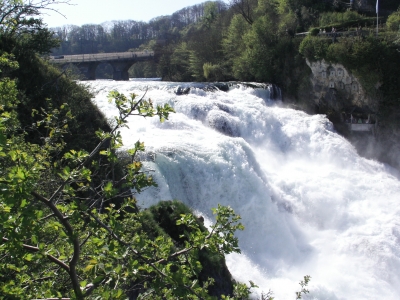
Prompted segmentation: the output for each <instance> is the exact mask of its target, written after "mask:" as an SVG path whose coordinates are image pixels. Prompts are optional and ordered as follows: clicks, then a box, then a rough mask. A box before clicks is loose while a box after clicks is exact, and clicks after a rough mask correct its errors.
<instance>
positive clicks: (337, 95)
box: [307, 60, 378, 113]
mask: <svg viewBox="0 0 400 300" xmlns="http://www.w3.org/2000/svg"><path fill="white" fill-rule="evenodd" d="M307 65H308V66H309V67H310V69H311V71H312V76H311V84H312V88H313V91H312V93H311V96H312V99H311V101H313V104H314V105H316V106H317V107H318V108H319V111H320V112H322V113H326V112H332V111H334V112H336V113H340V112H341V111H343V110H346V109H348V108H350V107H353V106H357V107H360V108H363V107H364V108H365V107H368V108H369V109H370V110H371V111H374V112H376V111H377V110H378V101H376V100H375V99H372V98H371V97H369V96H368V95H367V93H366V92H365V90H364V89H363V87H362V85H361V84H360V82H359V81H358V79H357V78H356V77H355V76H353V75H352V74H351V73H350V72H349V71H347V70H346V69H345V68H344V67H343V66H342V65H340V64H330V63H327V62H325V61H324V60H322V61H317V62H310V61H308V60H307Z"/></svg>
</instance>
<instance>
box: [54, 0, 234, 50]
mask: <svg viewBox="0 0 400 300" xmlns="http://www.w3.org/2000/svg"><path fill="white" fill-rule="evenodd" d="M215 4H216V8H217V11H218V13H221V12H223V11H226V10H227V9H228V6H227V4H226V3H224V2H222V1H216V2H215ZM206 5H207V3H206V2H205V3H201V4H197V5H193V6H190V7H185V8H183V9H181V10H179V11H177V12H175V13H174V14H172V15H170V16H160V17H156V18H154V19H152V20H150V21H149V22H148V23H147V22H142V21H134V20H125V21H111V22H106V23H103V24H100V25H95V24H86V25H82V26H76V25H65V26H62V27H56V28H51V30H52V31H54V34H55V36H56V37H57V38H58V39H59V40H60V42H61V44H60V47H59V48H55V49H53V50H52V52H53V54H54V55H60V54H66V55H68V54H83V53H101V52H122V51H127V50H129V49H134V48H138V47H139V46H140V45H142V44H143V43H145V42H147V41H149V40H166V39H168V38H169V37H170V36H171V34H174V32H175V33H178V31H179V30H182V29H183V28H185V27H186V26H188V25H190V24H194V23H197V22H199V21H200V20H202V18H203V17H204V11H205V7H206Z"/></svg>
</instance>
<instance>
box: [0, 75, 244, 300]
mask: <svg viewBox="0 0 400 300" xmlns="http://www.w3.org/2000/svg"><path fill="white" fill-rule="evenodd" d="M2 84H4V85H7V89H8V91H9V92H8V94H4V93H2V97H1V98H0V99H3V100H2V106H1V107H2V109H3V110H2V112H1V113H2V114H1V123H0V124H1V126H0V129H1V135H0V137H1V138H0V142H1V144H0V147H1V148H0V162H1V165H2V168H1V173H0V175H1V177H0V186H1V189H2V194H1V196H0V208H1V211H2V214H1V217H0V218H1V220H0V221H1V222H0V224H1V227H0V231H1V233H2V244H1V247H0V252H1V256H2V257H3V258H5V257H6V258H7V259H6V260H4V259H3V260H2V261H1V262H0V264H1V267H0V272H1V275H2V276H1V278H2V279H1V280H0V281H1V283H2V284H1V292H2V294H3V295H8V297H20V296H21V295H22V294H23V295H24V297H27V298H37V297H61V296H62V297H73V298H76V299H83V298H86V297H94V298H96V297H100V298H105V299H110V298H113V299H119V298H124V297H126V294H127V293H130V292H128V291H129V290H130V289H131V288H135V289H136V288H138V284H139V283H140V284H139V286H140V287H139V290H138V291H139V293H147V294H149V295H151V297H152V298H153V299H158V298H159V297H166V298H174V297H184V298H186V299H192V298H193V299H195V298H196V299H197V298H199V297H203V298H208V296H207V295H208V292H207V290H208V287H210V286H211V285H212V284H213V280H212V279H210V278H206V279H203V280H201V281H199V277H198V276H199V274H200V272H201V270H202V266H201V263H200V261H199V259H200V256H199V251H201V249H207V251H209V252H210V254H211V253H215V254H217V255H224V254H227V253H231V252H239V251H240V250H239V248H238V244H237V238H235V237H234V232H235V230H238V229H239V230H240V229H243V226H242V225H241V224H240V223H238V221H239V217H238V216H236V215H235V214H234V213H233V211H232V209H230V208H229V207H222V206H218V208H216V209H214V213H215V214H216V223H215V224H214V225H213V226H212V228H211V231H210V232H209V231H207V230H204V228H203V229H201V228H202V227H201V224H199V222H198V221H197V219H196V218H195V217H193V215H192V214H191V213H183V214H180V215H179V219H178V220H176V225H177V226H178V227H181V226H183V227H182V228H186V229H185V230H184V231H183V232H182V235H183V236H185V242H184V243H178V244H176V243H175V244H174V242H173V240H171V238H170V237H168V236H166V235H163V234H161V231H153V232H151V233H150V234H149V233H148V231H147V230H146V228H145V227H144V226H146V225H145V224H146V223H143V222H142V220H143V217H142V215H141V214H140V213H138V212H137V210H135V209H132V208H134V207H135V201H134V199H132V198H130V197H129V194H130V192H129V193H125V192H124V190H125V189H126V188H129V189H135V190H136V191H138V192H140V190H142V189H143V188H145V187H148V186H151V185H154V184H155V183H154V181H153V179H152V177H151V176H149V175H148V174H147V173H146V172H143V170H142V165H141V163H140V162H139V161H137V160H136V159H135V157H136V154H137V153H138V152H140V151H144V145H143V143H139V142H138V143H136V145H135V148H134V149H131V150H129V151H128V153H129V154H130V155H132V163H131V164H128V165H126V166H125V175H124V176H123V178H122V179H121V180H117V181H116V180H113V178H110V177H104V178H103V180H102V182H101V184H100V185H95V186H94V185H93V184H92V183H93V181H92V179H93V176H95V174H96V172H97V170H98V167H99V163H98V162H97V161H95V160H93V158H94V157H96V154H97V153H98V154H100V156H101V157H103V158H102V164H103V165H104V166H105V165H107V164H110V165H113V164H114V163H115V162H116V160H117V159H118V158H117V157H116V155H115V150H116V149H118V148H119V147H121V146H122V141H121V137H120V134H119V128H121V127H124V126H126V125H127V118H128V117H129V116H132V115H138V116H142V117H151V116H156V115H157V116H158V117H159V119H160V121H162V120H164V119H167V118H168V115H169V113H171V112H173V110H172V108H171V107H169V106H168V105H164V106H158V107H157V108H153V106H152V102H151V100H144V99H139V100H137V97H136V96H135V95H131V96H130V97H126V96H124V95H122V94H120V93H118V92H116V91H115V92H112V93H110V99H112V100H113V101H114V102H115V104H116V106H117V108H118V110H119V112H120V115H119V117H118V118H116V127H115V128H114V129H113V130H112V131H111V132H109V133H107V132H104V131H99V132H98V133H97V134H98V136H99V138H100V139H101V142H100V143H99V144H98V146H97V147H95V149H94V150H93V151H91V152H86V151H82V150H80V151H75V150H70V151H68V152H66V153H65V154H64V155H63V157H62V158H61V159H58V160H54V159H52V155H53V154H52V153H53V152H54V151H60V148H62V147H65V143H64V142H63V141H62V137H63V134H65V133H66V132H65V129H66V127H65V125H66V124H68V119H69V118H70V114H69V113H68V112H63V109H65V108H66V106H64V107H62V108H60V109H53V110H52V111H51V112H48V111H45V110H42V114H43V116H44V120H43V122H41V123H39V124H38V125H37V126H39V127H40V126H43V127H46V128H47V129H48V130H47V132H48V133H49V134H48V135H47V136H46V137H45V139H44V141H45V142H44V143H43V144H42V145H37V144H33V143H28V142H25V141H24V140H23V139H21V137H23V136H21V134H22V135H23V133H24V131H23V130H17V129H18V128H20V127H19V126H18V124H15V125H14V130H12V131H10V129H9V128H10V127H9V126H6V125H7V122H8V121H9V120H10V119H9V116H10V112H7V110H9V111H11V112H15V106H16V104H17V103H16V102H17V99H16V86H15V83H13V82H12V81H9V80H3V81H2ZM2 91H4V90H2ZM61 125H62V126H61ZM18 132H21V134H19V133H18ZM56 133H57V134H56ZM54 145H57V147H55V146H54ZM43 180H51V181H53V183H54V184H52V185H49V184H48V183H47V182H46V183H42V182H43ZM87 191H92V192H91V193H87ZM116 196H120V197H123V198H124V199H125V200H124V202H123V203H122V204H120V205H118V206H115V205H114V204H113V199H115V197H116ZM168 227H169V226H168ZM179 238H180V237H179ZM179 238H177V239H179ZM50 274H51V276H50ZM39 282H40V284H39Z"/></svg>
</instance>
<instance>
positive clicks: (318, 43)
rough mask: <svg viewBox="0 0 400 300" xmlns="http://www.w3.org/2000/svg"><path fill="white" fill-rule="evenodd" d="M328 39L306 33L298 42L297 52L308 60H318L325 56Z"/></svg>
mask: <svg viewBox="0 0 400 300" xmlns="http://www.w3.org/2000/svg"><path fill="white" fill-rule="evenodd" d="M329 44H330V39H321V38H319V37H315V36H312V35H308V36H307V37H306V38H304V39H303V41H302V42H301V44H300V47H299V52H300V53H301V54H302V55H304V56H305V57H306V58H307V59H309V60H310V61H316V60H320V59H323V58H325V57H326V52H327V50H328V47H329Z"/></svg>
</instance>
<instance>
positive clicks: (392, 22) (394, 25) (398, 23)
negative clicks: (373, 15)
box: [386, 10, 400, 31]
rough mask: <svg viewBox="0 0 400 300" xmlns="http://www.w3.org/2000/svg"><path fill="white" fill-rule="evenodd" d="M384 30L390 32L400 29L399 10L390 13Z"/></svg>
mask: <svg viewBox="0 0 400 300" xmlns="http://www.w3.org/2000/svg"><path fill="white" fill-rule="evenodd" d="M386 28H387V29H389V30H392V31H397V30H399V29H400V10H398V11H396V12H394V13H392V14H391V15H390V16H389V17H388V19H387V21H386Z"/></svg>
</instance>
